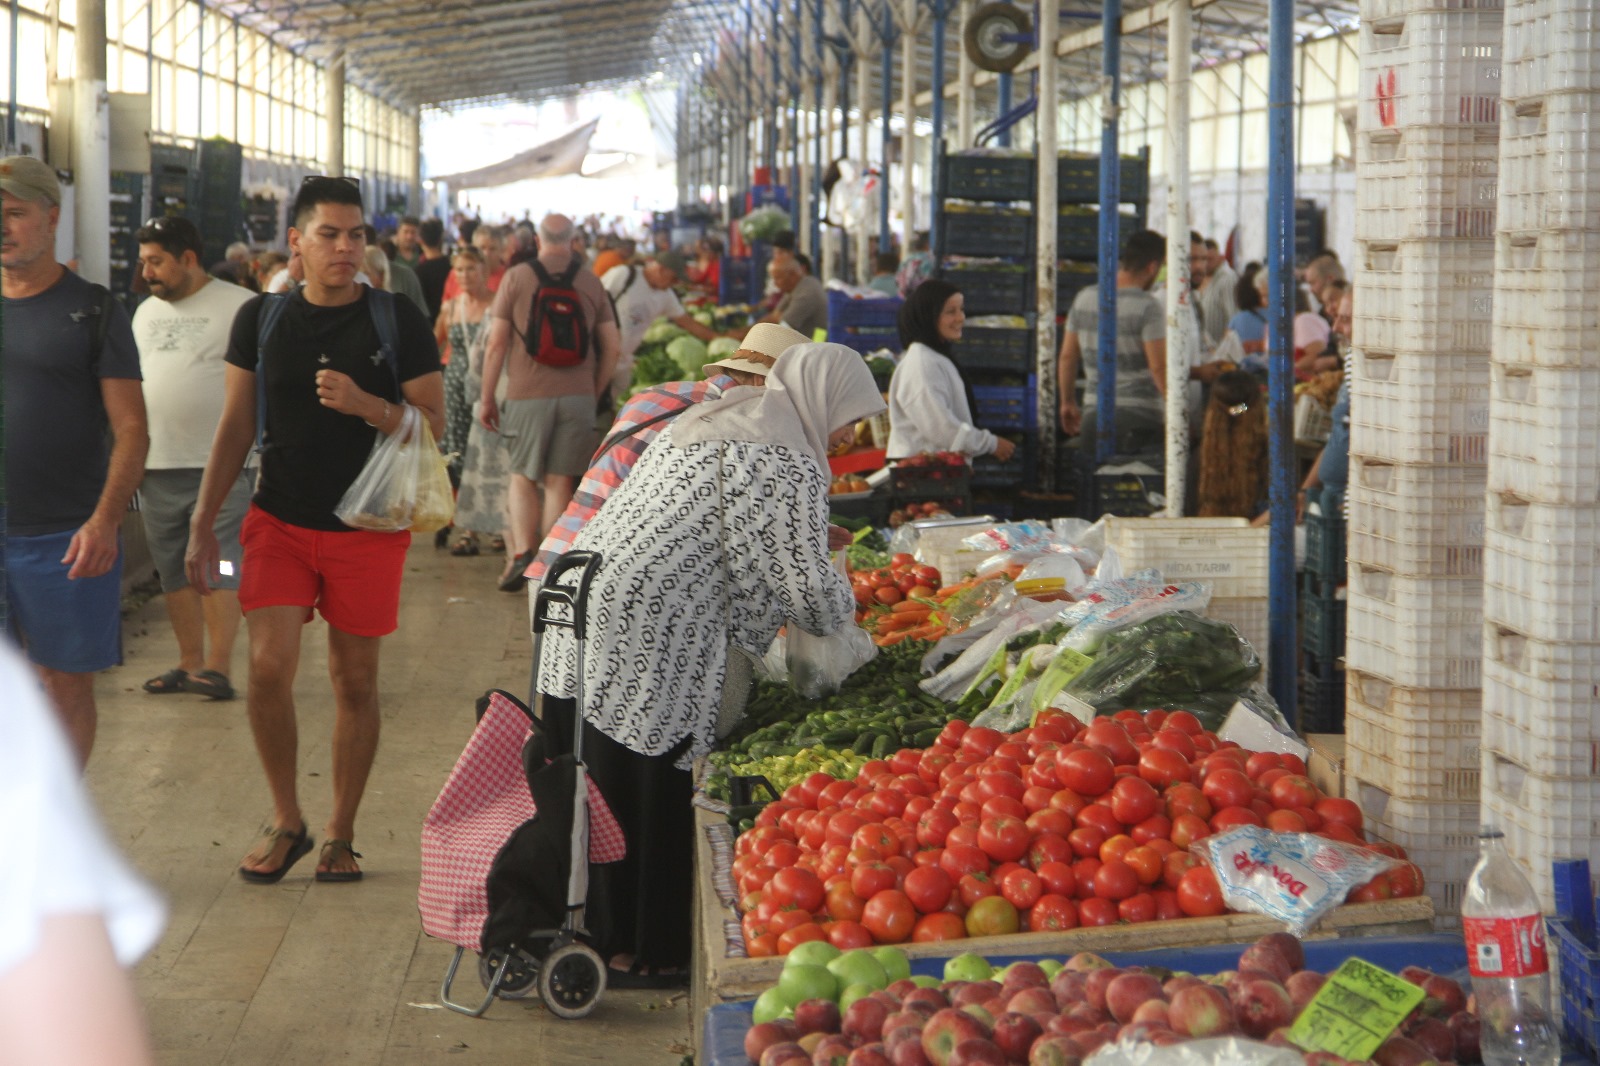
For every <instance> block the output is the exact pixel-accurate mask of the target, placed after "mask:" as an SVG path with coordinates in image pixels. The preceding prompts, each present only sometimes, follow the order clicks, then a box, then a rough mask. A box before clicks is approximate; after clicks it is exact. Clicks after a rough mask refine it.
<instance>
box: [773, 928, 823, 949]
mask: <svg viewBox="0 0 1600 1066" xmlns="http://www.w3.org/2000/svg"><path fill="white" fill-rule="evenodd" d="M826 939H828V934H827V933H824V932H823V931H822V926H820V925H818V924H817V923H816V922H806V923H804V924H802V925H797V926H795V927H794V928H793V929H791V930H789V931H788V932H787V933H783V934H781V935H780V936H779V937H778V954H779V955H787V954H789V952H791V951H793V950H794V949H795V948H797V947H799V946H800V945H801V944H804V943H806V942H807V941H808V940H826Z"/></svg>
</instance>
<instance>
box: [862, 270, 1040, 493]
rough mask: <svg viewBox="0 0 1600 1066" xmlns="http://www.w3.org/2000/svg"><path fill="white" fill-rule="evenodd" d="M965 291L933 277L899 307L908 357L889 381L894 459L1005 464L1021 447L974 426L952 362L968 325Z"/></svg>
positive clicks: (901, 336) (891, 437) (965, 388)
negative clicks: (986, 458)
mask: <svg viewBox="0 0 1600 1066" xmlns="http://www.w3.org/2000/svg"><path fill="white" fill-rule="evenodd" d="M962 303H963V298H962V295H961V290H959V289H957V288H956V287H955V286H954V285H952V284H950V283H949V282H948V281H943V280H941V279H939V278H930V279H929V280H927V281H924V282H923V283H922V284H920V285H918V286H917V287H916V289H914V290H913V291H912V293H911V295H910V296H907V297H906V302H905V303H904V304H902V305H901V307H900V343H901V344H902V345H903V346H904V348H905V354H904V355H902V356H901V357H900V363H899V365H898V366H896V367H895V370H894V377H893V378H892V379H890V382H889V458H890V459H904V458H906V457H908V456H912V455H916V454H918V453H919V452H945V451H948V452H960V453H961V454H962V455H965V456H968V457H971V456H974V455H993V456H994V457H995V458H996V459H999V460H1000V461H1001V462H1002V463H1003V462H1005V461H1006V460H1007V459H1010V458H1011V454H1012V452H1014V451H1016V448H1017V446H1016V445H1015V444H1013V443H1012V442H1011V441H1009V440H1006V439H1005V438H1004V437H997V436H995V435H994V434H993V433H990V432H989V431H988V430H986V429H979V428H978V427H977V426H975V425H973V421H972V404H971V402H970V401H969V400H968V398H967V397H968V393H967V387H966V384H965V383H964V382H963V381H962V380H961V371H960V370H958V369H957V368H956V364H955V362H954V361H953V360H952V359H951V358H950V353H951V350H952V349H953V348H954V346H955V344H956V342H958V341H959V340H961V328H962V325H963V324H964V323H965V322H966V320H967V316H966V312H965V311H964V310H963V309H962Z"/></svg>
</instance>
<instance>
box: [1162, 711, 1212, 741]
mask: <svg viewBox="0 0 1600 1066" xmlns="http://www.w3.org/2000/svg"><path fill="white" fill-rule="evenodd" d="M1162 727H1163V728H1166V729H1179V730H1182V731H1183V732H1185V733H1188V734H1189V735H1190V736H1191V737H1192V736H1197V735H1199V734H1200V733H1204V732H1205V729H1204V727H1202V726H1201V725H1200V719H1198V718H1196V717H1195V716H1194V715H1193V714H1190V713H1189V712H1188V711H1173V712H1172V713H1171V714H1169V715H1167V720H1166V721H1165V722H1163V723H1162Z"/></svg>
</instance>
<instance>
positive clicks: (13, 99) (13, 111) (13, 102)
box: [6, 0, 155, 152]
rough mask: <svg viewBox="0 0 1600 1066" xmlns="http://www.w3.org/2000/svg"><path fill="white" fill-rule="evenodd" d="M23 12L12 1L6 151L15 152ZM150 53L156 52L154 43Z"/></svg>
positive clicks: (16, 2) (13, 0)
mask: <svg viewBox="0 0 1600 1066" xmlns="http://www.w3.org/2000/svg"><path fill="white" fill-rule="evenodd" d="M21 10H22V4H21V3H20V0H11V67H10V71H11V86H10V92H9V93H8V94H7V95H6V149H7V151H13V152H14V151H16V148H17V32H18V30H19V28H20V27H19V26H18V20H19V18H20V15H19V13H20V12H21ZM150 51H151V52H152V53H154V52H155V46H154V44H153V43H152V45H151V48H150Z"/></svg>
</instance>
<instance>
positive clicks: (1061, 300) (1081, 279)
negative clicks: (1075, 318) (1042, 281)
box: [1056, 267, 1100, 315]
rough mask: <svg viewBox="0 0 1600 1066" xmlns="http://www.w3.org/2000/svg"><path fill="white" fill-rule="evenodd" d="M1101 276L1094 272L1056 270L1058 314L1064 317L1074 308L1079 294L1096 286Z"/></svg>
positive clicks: (1059, 268) (1058, 268)
mask: <svg viewBox="0 0 1600 1066" xmlns="http://www.w3.org/2000/svg"><path fill="white" fill-rule="evenodd" d="M1099 280H1100V274H1099V273H1098V272H1097V271H1094V270H1064V269H1062V268H1061V267H1057V268H1056V314H1058V315H1064V314H1066V313H1067V311H1068V310H1070V309H1071V307H1072V301H1073V300H1076V299H1077V298H1078V293H1080V292H1082V291H1083V290H1084V289H1087V288H1088V287H1089V286H1091V285H1094V284H1096V283H1097V282H1099Z"/></svg>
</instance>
